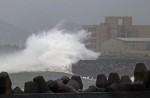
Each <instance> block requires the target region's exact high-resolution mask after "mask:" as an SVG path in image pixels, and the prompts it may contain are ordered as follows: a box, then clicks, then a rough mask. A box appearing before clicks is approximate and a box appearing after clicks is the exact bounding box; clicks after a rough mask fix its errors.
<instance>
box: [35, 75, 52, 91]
mask: <svg viewBox="0 0 150 98" xmlns="http://www.w3.org/2000/svg"><path fill="white" fill-rule="evenodd" d="M33 81H34V82H36V83H37V84H38V85H39V93H47V92H48V93H50V92H51V91H50V89H49V87H48V85H47V84H46V82H45V79H44V78H43V76H37V77H35V78H33Z"/></svg>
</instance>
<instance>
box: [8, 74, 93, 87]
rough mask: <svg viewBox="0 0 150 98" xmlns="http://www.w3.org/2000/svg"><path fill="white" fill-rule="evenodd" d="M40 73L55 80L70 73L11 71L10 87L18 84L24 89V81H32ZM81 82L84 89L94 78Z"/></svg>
mask: <svg viewBox="0 0 150 98" xmlns="http://www.w3.org/2000/svg"><path fill="white" fill-rule="evenodd" d="M38 75H42V76H43V77H44V78H45V80H46V81H47V80H55V79H60V78H61V77H62V76H68V77H71V76H72V75H71V74H66V73H61V72H21V73H13V74H10V78H11V81H12V88H14V87H16V86H19V87H21V88H22V89H24V83H25V82H27V81H32V80H33V78H34V77H36V76H38ZM82 82H83V85H84V89H86V88H88V86H90V85H93V84H95V81H94V80H88V79H83V78H82Z"/></svg>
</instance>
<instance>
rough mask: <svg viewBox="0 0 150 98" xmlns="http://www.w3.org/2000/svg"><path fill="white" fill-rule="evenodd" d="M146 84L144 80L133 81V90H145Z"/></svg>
mask: <svg viewBox="0 0 150 98" xmlns="http://www.w3.org/2000/svg"><path fill="white" fill-rule="evenodd" d="M145 90H146V89H145V86H144V84H143V81H136V82H134V83H132V91H145Z"/></svg>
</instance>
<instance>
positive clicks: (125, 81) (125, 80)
mask: <svg viewBox="0 0 150 98" xmlns="http://www.w3.org/2000/svg"><path fill="white" fill-rule="evenodd" d="M120 82H122V83H132V81H131V79H130V77H129V76H128V75H124V76H122V77H121V81H120Z"/></svg>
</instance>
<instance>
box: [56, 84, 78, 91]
mask: <svg viewBox="0 0 150 98" xmlns="http://www.w3.org/2000/svg"><path fill="white" fill-rule="evenodd" d="M58 91H59V92H60V93H78V91H77V90H75V89H74V88H73V87H71V86H67V85H64V84H60V83H58Z"/></svg>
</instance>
